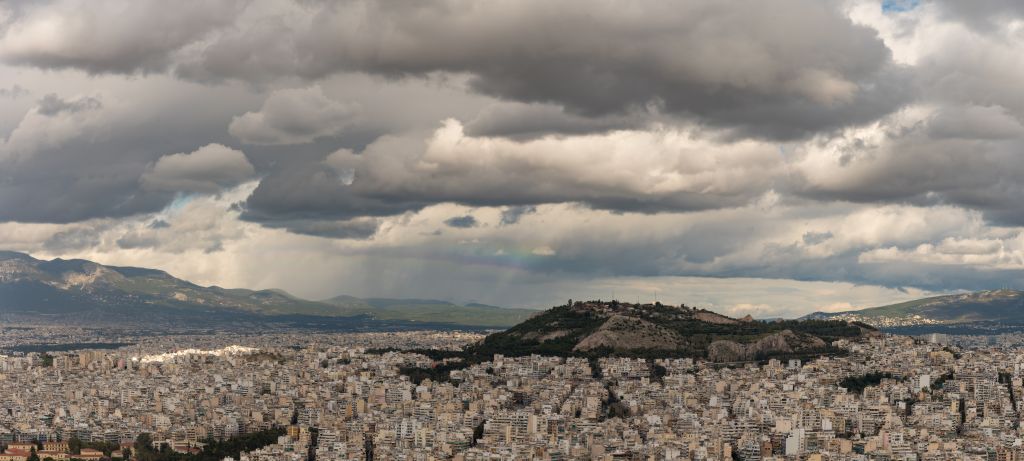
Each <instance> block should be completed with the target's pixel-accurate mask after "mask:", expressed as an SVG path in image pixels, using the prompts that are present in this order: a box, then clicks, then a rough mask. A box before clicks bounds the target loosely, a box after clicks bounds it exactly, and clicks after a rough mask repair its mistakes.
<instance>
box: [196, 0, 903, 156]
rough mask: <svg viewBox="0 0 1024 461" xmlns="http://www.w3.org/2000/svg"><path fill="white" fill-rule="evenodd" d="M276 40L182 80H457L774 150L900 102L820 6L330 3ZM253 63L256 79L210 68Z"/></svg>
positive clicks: (896, 85) (874, 50)
mask: <svg viewBox="0 0 1024 461" xmlns="http://www.w3.org/2000/svg"><path fill="white" fill-rule="evenodd" d="M582 12H586V14H581V13H582ZM767 18H771V19H770V20H766V19H767ZM707 24H715V27H707ZM260 25H261V26H262V25H263V24H260ZM385 31H386V34H387V35H384V34H385ZM283 32H284V30H283V29H282V30H278V31H277V32H276V36H277V37H278V38H279V40H278V41H277V43H276V44H275V46H270V47H268V48H267V49H265V50H264V49H259V48H256V47H257V46H259V44H260V43H263V40H258V39H257V40H240V39H237V38H235V37H237V36H239V35H243V34H250V35H251V34H254V32H252V31H251V30H237V31H234V32H228V33H225V34H224V36H222V37H221V39H220V40H217V41H214V42H213V43H212V44H211V45H210V46H209V47H207V48H206V49H205V50H204V52H203V53H202V54H201V55H200V57H199V58H198V59H197V60H195V61H193V62H189V63H185V64H183V69H191V70H190V71H189V72H193V73H201V74H211V75H216V74H222V75H221V76H222V77H229V78H240V79H246V78H247V76H250V75H260V76H262V75H267V74H268V73H269V74H273V73H278V72H280V70H281V69H288V70H289V71H290V72H289V73H291V74H293V75H300V76H305V77H310V78H316V77H322V76H325V75H329V74H332V73H334V72H337V71H340V70H347V71H362V72H372V73H377V74H381V75H388V76H403V75H425V74H428V73H431V72H437V71H442V72H456V73H463V72H464V73H469V74H470V75H472V76H473V79H472V80H471V82H470V85H471V87H472V88H473V89H475V90H476V91H479V92H481V93H484V94H489V95H494V96H497V97H500V98H504V99H509V100H515V101H522V102H530V103H547V102H555V103H558V104H561V105H563V106H565V107H566V109H567V110H568V111H570V112H572V113H575V114H581V115H585V116H589V117H599V116H605V115H609V114H624V113H627V112H629V111H632V110H636V109H642V110H643V109H645V108H648V107H653V108H655V109H656V110H663V111H667V112H670V113H675V114H681V115H686V116H695V117H699V118H700V119H701V120H702V121H703V122H704V123H709V124H713V125H717V126H722V127H729V128H737V129H738V130H739V131H741V132H745V133H751V134H755V135H759V136H769V137H780V138H790V137H796V136H803V135H805V134H807V133H811V132H814V131H818V130H827V129H832V128H835V127H840V126H846V125H849V124H853V123H860V122H864V121H868V120H872V119H873V118H875V117H878V116H879V115H882V114H885V113H888V112H889V111H891V110H893V109H894V108H896V107H898V106H899V105H900V104H901V103H903V102H904V101H905V100H906V97H907V92H906V88H907V87H906V81H905V80H906V78H905V75H904V73H903V72H901V71H899V70H898V69H896V68H895V67H894V66H893V65H892V63H891V60H890V55H889V51H888V50H887V49H886V47H885V46H884V44H883V43H882V42H881V40H880V39H878V37H877V36H876V35H875V33H874V31H872V30H870V29H867V28H865V27H860V26H856V25H854V24H853V23H851V22H850V20H849V19H847V18H846V17H844V16H843V15H842V14H841V13H840V12H839V11H838V8H837V4H836V3H833V2H819V1H810V0H806V1H805V0H787V1H783V2H773V3H771V4H768V3H761V2H755V3H748V2H734V1H725V2H722V1H705V0H691V1H674V2H646V3H645V4H644V5H643V7H638V5H634V6H633V7H631V8H629V9H628V10H624V9H622V8H621V7H620V5H619V4H618V3H615V2H606V1H600V2H591V1H582V0H581V1H574V2H573V1H571V2H556V3H552V2H545V1H539V0H538V1H515V2H511V1H506V2H491V3H486V4H479V3H475V2H467V1H465V0H432V1H428V2H416V3H408V2H341V3H327V4H324V6H323V7H322V8H321V9H319V11H317V12H316V14H315V15H314V16H313V19H312V21H311V23H310V24H309V26H308V28H304V29H298V30H294V28H293V30H291V31H290V33H283ZM337 44H343V45H341V46H338V45H337ZM282 47H284V49H282ZM253 53H255V55H256V56H260V57H262V58H263V59H261V60H258V61H256V62H266V63H267V66H266V67H264V68H261V69H254V68H253V65H252V61H246V62H245V63H244V65H243V64H242V63H238V64H236V65H225V64H224V63H223V62H221V61H222V60H224V59H228V60H230V59H236V60H237V59H239V58H238V57H241V56H248V55H250V54H253ZM577 129H578V128H577Z"/></svg>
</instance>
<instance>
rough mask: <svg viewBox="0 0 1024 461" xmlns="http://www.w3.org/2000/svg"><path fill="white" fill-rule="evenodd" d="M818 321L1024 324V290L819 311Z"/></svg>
mask: <svg viewBox="0 0 1024 461" xmlns="http://www.w3.org/2000/svg"><path fill="white" fill-rule="evenodd" d="M805 318H814V319H836V318H843V319H853V320H861V321H863V322H866V323H869V324H872V325H875V326H881V327H886V326H912V325H933V324H964V323H972V322H1005V323H1017V324H1024V291H1020V290H1008V289H1002V290H988V291H976V292H973V293H962V294H952V295H944V296H933V297H929V298H923V299H917V300H914V301H907V302H902V303H897V304H890V305H887V306H879V307H872V308H867V309H861V310H851V311H843V312H815V313H813V314H809V315H807V316H805Z"/></svg>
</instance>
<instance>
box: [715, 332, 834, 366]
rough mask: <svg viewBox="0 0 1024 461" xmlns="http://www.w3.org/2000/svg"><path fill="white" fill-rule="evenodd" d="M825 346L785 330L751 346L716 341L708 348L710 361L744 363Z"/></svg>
mask: <svg viewBox="0 0 1024 461" xmlns="http://www.w3.org/2000/svg"><path fill="white" fill-rule="evenodd" d="M824 346H825V341H822V340H821V339H820V338H817V337H814V336H810V335H798V334H796V333H793V332H792V331H790V330H783V331H780V332H778V333H775V334H772V335H768V336H765V337H764V338H761V339H759V340H757V341H755V342H753V343H750V344H740V343H737V342H735V341H725V340H722V341H714V342H712V343H711V344H710V345H709V346H708V360H711V361H712V362H742V361H748V360H755V359H757V358H758V357H764V356H767V355H771V354H786V353H792V352H794V351H796V350H808V349H816V348H820V347H824Z"/></svg>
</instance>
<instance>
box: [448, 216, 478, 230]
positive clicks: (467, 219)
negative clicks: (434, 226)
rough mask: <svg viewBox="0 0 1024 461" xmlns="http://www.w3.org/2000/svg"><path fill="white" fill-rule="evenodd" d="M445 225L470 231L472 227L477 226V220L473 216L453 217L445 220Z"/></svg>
mask: <svg viewBox="0 0 1024 461" xmlns="http://www.w3.org/2000/svg"><path fill="white" fill-rule="evenodd" d="M444 223H445V224H446V225H447V226H448V227H455V228H459V229H468V228H470V227H476V225H477V222H476V218H474V217H473V216H472V215H466V216H453V217H451V218H448V219H446V220H444Z"/></svg>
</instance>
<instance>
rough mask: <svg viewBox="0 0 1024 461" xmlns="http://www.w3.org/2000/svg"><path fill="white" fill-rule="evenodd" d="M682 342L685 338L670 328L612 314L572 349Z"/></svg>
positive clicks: (674, 346) (662, 345)
mask: <svg viewBox="0 0 1024 461" xmlns="http://www.w3.org/2000/svg"><path fill="white" fill-rule="evenodd" d="M684 344H685V339H683V337H682V336H681V335H679V334H678V333H676V332H674V331H672V330H669V329H667V328H664V327H660V326H658V325H655V324H654V323H651V322H648V321H646V320H642V319H638V318H635V317H626V316H624V315H613V316H611V317H609V318H608V320H606V321H605V322H604V324H602V325H601V327H600V328H598V329H597V330H596V331H594V332H593V333H591V334H590V335H588V336H587V337H585V338H583V339H582V340H580V342H579V343H577V344H576V347H574V348H573V350H574V351H577V352H580V351H589V350H593V349H600V348H608V349H612V350H632V349H658V350H674V349H678V348H679V347H682V346H683V345H684Z"/></svg>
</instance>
